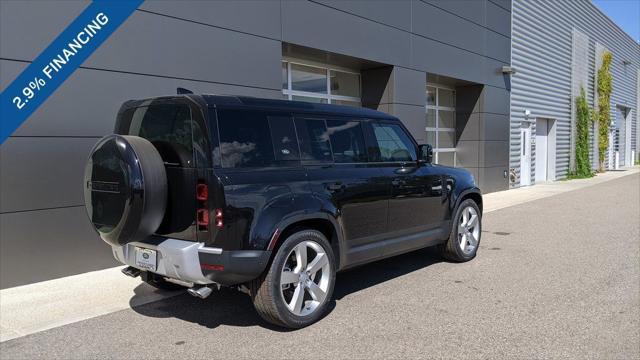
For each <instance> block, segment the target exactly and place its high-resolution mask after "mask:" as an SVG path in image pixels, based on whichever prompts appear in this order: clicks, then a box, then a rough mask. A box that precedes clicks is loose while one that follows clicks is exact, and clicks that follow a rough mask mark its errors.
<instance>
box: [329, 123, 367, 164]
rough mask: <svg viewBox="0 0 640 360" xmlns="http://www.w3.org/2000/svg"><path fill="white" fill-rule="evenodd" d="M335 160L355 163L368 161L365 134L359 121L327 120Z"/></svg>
mask: <svg viewBox="0 0 640 360" xmlns="http://www.w3.org/2000/svg"><path fill="white" fill-rule="evenodd" d="M327 131H328V133H329V138H330V139H331V149H332V150H333V161H334V162H337V163H354V162H365V161H367V153H366V150H365V145H364V134H363V133H362V127H361V125H360V122H359V121H343V120H327Z"/></svg>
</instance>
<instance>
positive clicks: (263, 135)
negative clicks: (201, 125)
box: [214, 109, 275, 168]
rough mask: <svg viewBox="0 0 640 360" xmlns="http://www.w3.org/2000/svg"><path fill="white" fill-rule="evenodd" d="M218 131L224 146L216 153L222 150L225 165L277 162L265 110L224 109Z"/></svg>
mask: <svg viewBox="0 0 640 360" xmlns="http://www.w3.org/2000/svg"><path fill="white" fill-rule="evenodd" d="M218 130H219V134H220V139H219V140H220V146H218V147H216V148H215V149H214V152H216V151H217V152H219V154H220V157H221V159H222V166H223V167H225V168H236V167H251V166H256V167H257V166H271V165H273V163H274V162H275V156H274V151H273V144H272V142H271V137H270V136H268V134H269V133H270V130H269V123H268V122H267V119H266V115H265V114H264V113H259V112H256V111H242V110H226V109H220V110H218ZM216 155H217V154H214V156H216Z"/></svg>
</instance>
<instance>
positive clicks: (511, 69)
mask: <svg viewBox="0 0 640 360" xmlns="http://www.w3.org/2000/svg"><path fill="white" fill-rule="evenodd" d="M500 71H502V73H503V74H507V75H513V74H515V73H516V68H514V67H512V66H507V65H504V66H503V67H502V68H500Z"/></svg>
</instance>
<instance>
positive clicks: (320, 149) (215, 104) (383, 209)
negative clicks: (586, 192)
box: [116, 95, 482, 283]
mask: <svg viewBox="0 0 640 360" xmlns="http://www.w3.org/2000/svg"><path fill="white" fill-rule="evenodd" d="M154 101H161V102H162V101H168V102H172V101H180V102H182V103H185V102H188V103H189V104H190V106H191V108H192V112H193V111H194V110H193V109H196V110H197V109H199V112H200V114H202V116H201V118H202V120H203V121H204V123H202V124H200V125H199V126H200V127H201V129H202V131H203V133H204V134H205V135H204V136H203V137H202V139H200V142H199V143H198V145H197V149H198V151H199V152H198V153H197V154H196V151H195V150H194V154H196V155H197V158H196V160H195V162H196V163H197V166H196V167H195V168H188V167H187V168H183V170H181V171H182V173H181V174H182V175H181V176H179V179H177V180H175V179H174V180H172V176H174V177H175V176H177V175H176V174H173V175H171V171H168V173H169V174H170V175H169V184H170V186H172V185H171V184H176V183H178V182H179V183H181V184H183V185H181V186H180V188H182V189H187V188H190V189H189V190H178V191H180V192H177V194H179V196H178V197H175V195H170V202H172V203H173V204H176V203H177V202H179V199H180V197H181V196H184V202H183V203H182V204H181V205H180V206H184V207H185V209H187V211H186V213H188V214H193V213H194V211H193V210H194V208H195V206H196V205H195V204H193V197H194V191H193V189H195V184H196V182H203V181H204V182H205V183H206V184H207V185H208V188H209V200H208V203H207V206H208V210H209V214H210V216H209V219H210V222H209V230H208V231H206V232H203V231H196V229H195V228H194V226H193V219H194V218H193V217H191V215H185V217H184V219H183V218H182V217H181V215H179V214H174V217H175V219H173V218H172V220H171V221H175V222H176V223H178V224H180V225H181V226H179V227H180V228H184V229H182V230H181V231H180V236H181V238H182V239H186V238H190V239H194V240H196V239H197V240H198V241H201V242H204V243H205V245H206V246H207V247H213V248H220V249H222V250H223V252H222V254H223V255H210V254H201V255H200V261H201V263H206V264H221V265H222V264H224V265H225V270H224V271H210V270H206V271H205V270H203V271H204V272H205V275H206V276H207V277H209V278H210V279H211V280H213V281H216V282H219V283H230V282H236V281H240V280H242V281H246V280H251V279H252V278H255V277H257V276H258V275H259V274H260V273H261V272H262V271H263V270H264V268H265V267H266V265H267V264H268V261H269V256H270V254H271V253H272V251H271V250H272V249H273V250H277V246H278V244H279V243H281V242H282V241H283V240H284V239H283V238H282V236H281V235H282V234H283V233H287V234H288V231H290V230H291V229H292V228H295V227H296V226H299V225H298V224H303V226H314V227H319V228H321V230H323V231H324V232H325V235H327V237H328V238H329V240H330V241H331V242H332V243H333V244H334V245H335V248H336V251H338V253H337V255H338V257H339V267H340V269H344V268H347V267H351V266H355V265H359V264H362V263H366V262H369V261H372V260H375V259H379V258H382V257H387V256H393V255H396V254H400V253H403V252H407V251H411V250H415V249H418V248H421V247H426V246H430V245H434V244H438V243H441V242H444V241H445V240H446V239H447V237H448V236H449V233H450V220H451V216H452V214H453V213H454V211H455V208H456V206H457V204H459V202H460V200H461V199H462V198H463V197H465V196H473V198H474V200H476V201H477V202H479V204H478V205H479V207H480V210H481V211H482V203H481V195H480V190H479V189H478V188H477V187H476V185H475V183H474V179H473V177H472V176H471V174H470V173H469V172H468V171H466V170H463V169H459V168H449V167H445V166H439V165H433V164H430V163H427V162H426V161H424V160H418V158H419V157H420V154H418V144H417V143H415V140H413V138H412V137H411V136H410V135H409V133H408V131H407V130H406V128H405V127H404V126H403V125H402V123H401V122H400V121H399V120H398V119H397V118H395V117H392V116H390V115H387V114H384V113H381V112H377V111H373V110H369V109H362V108H353V107H346V106H335V105H323V104H311V103H304V102H295V101H283V100H268V99H254V98H243V97H233V96H213V95H202V96H199V95H184V96H173V97H167V98H160V99H156V100H154ZM142 102H143V101H131V102H128V103H126V104H125V105H123V109H122V110H121V113H122V112H124V111H127V110H126V108H136V107H138V106H141V105H140V104H141V103H142ZM234 114H237V121H236V120H233V121H231V120H229V118H228V117H229V116H236V115H234ZM256 117H260V118H261V119H262V118H264V119H262V120H256ZM300 119H314V120H318V121H325V124H328V126H327V128H328V129H329V130H328V131H326V132H325V133H324V134H316V135H317V136H318V139H323V141H326V142H327V143H329V142H330V141H329V139H330V140H331V143H330V144H329V145H326V146H325V144H318V143H319V142H321V141H319V140H318V139H315V140H314V139H311V140H310V139H308V138H304V136H306V135H304V136H303V134H302V131H303V129H302V128H301V123H300V122H299V120H300ZM261 121H262V122H261ZM332 121H333V122H334V123H331V122H332ZM340 121H342V122H346V123H348V124H352V123H354V122H358V124H359V125H357V126H359V127H361V129H362V132H363V136H362V140H361V139H359V138H358V139H355V138H354V137H353V133H351V135H349V136H351V137H350V138H349V137H342V138H340V137H339V136H338V135H336V134H337V133H338V132H339V131H346V130H347V129H349V128H350V127H351V125H348V126H342V127H340V126H336V125H335V124H336V123H340ZM266 123H268V124H269V125H268V126H267V125H265V124H266ZM230 124H232V125H233V126H236V125H237V126H238V127H239V128H233V129H231V130H233V131H231V130H229V129H225V128H224V127H229V126H231V125H230ZM243 124H244V125H243ZM252 124H254V125H255V124H257V125H259V126H261V127H262V126H264V130H260V131H261V132H260V136H256V135H255V134H250V130H251V129H252V128H253V125H252ZM332 124H334V125H332ZM376 124H392V125H393V126H396V127H397V128H399V129H400V130H399V131H400V135H402V136H405V137H406V139H405V140H404V141H405V145H407V141H408V143H409V145H407V146H405V148H404V149H396V148H393V144H391V145H390V146H391V149H382V150H381V146H382V145H379V144H381V142H380V141H383V142H384V141H387V142H393V141H397V139H396V140H394V139H382V140H381V139H380V133H379V132H376V130H374V129H373V127H374V126H375V125H376ZM221 125H222V127H221ZM250 125H251V126H250ZM294 125H295V126H294ZM118 126H120V128H118ZM122 126H123V125H122V124H119V125H117V128H116V131H117V132H118V131H121V132H122V131H124V129H123V128H122ZM243 126H244V128H242V127H243ZM332 126H333V127H332ZM307 130H308V129H305V130H304V131H307ZM287 131H289V132H290V133H291V134H293V135H292V137H293V138H294V139H293V140H294V141H295V143H293V144H287V145H283V144H281V143H280V142H279V141H280V140H282V143H284V142H288V141H289V140H291V139H290V137H291V136H285V135H281V134H282V133H287ZM230 134H231V135H230ZM345 134H346V133H345ZM278 136H280V138H279V140H278V139H276V138H277V137H278ZM376 136H377V137H376ZM402 136H401V137H402ZM234 137H238V139H237V140H236V139H235V138H234ZM334 137H335V138H334ZM266 138H273V139H274V140H273V144H272V145H271V146H272V148H268V146H267V145H265V144H264V143H263V142H264V140H265V139H266ZM407 139H409V140H407ZM356 140H357V141H356ZM267 141H268V142H269V144H271V140H267ZM349 141H353V143H349ZM363 141H364V144H366V148H365V149H360V145H361V144H362V142H363ZM376 141H378V143H376ZM354 144H356V145H357V146H356V145H354ZM314 146H315V147H314ZM265 149H267V150H269V149H272V150H270V151H271V152H269V151H267V150H265ZM385 151H386V152H387V153H385ZM358 154H359V155H358ZM358 156H359V157H358ZM385 156H386V158H385ZM403 156H404V157H406V159H404V160H399V159H401V158H402V157H403ZM350 157H353V159H355V160H353V161H351V162H350V161H349V159H350ZM198 159H199V160H198ZM185 184H186V185H185ZM183 194H184V195H183ZM218 211H220V212H221V215H222V217H221V219H222V220H223V222H222V223H221V224H220V226H216V219H215V216H214V214H217V213H218ZM189 220H191V222H189ZM187 223H189V226H186V227H185V225H187ZM189 232H191V233H189ZM191 234H192V235H191ZM173 235H175V233H172V234H170V235H167V234H165V235H164V236H167V237H170V236H173ZM284 236H286V235H284ZM225 273H228V274H227V275H225Z"/></svg>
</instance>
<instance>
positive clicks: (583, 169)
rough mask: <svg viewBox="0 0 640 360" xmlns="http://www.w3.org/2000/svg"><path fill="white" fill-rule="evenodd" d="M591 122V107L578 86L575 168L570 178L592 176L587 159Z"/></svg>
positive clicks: (582, 90)
mask: <svg viewBox="0 0 640 360" xmlns="http://www.w3.org/2000/svg"><path fill="white" fill-rule="evenodd" d="M590 124H591V109H589V104H587V96H586V95H585V93H584V89H583V88H580V96H578V97H577V98H576V142H575V146H576V148H575V151H576V168H575V170H574V171H572V172H571V173H570V174H569V176H570V177H572V178H587V177H592V176H593V172H592V171H591V163H590V161H589V125H590Z"/></svg>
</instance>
